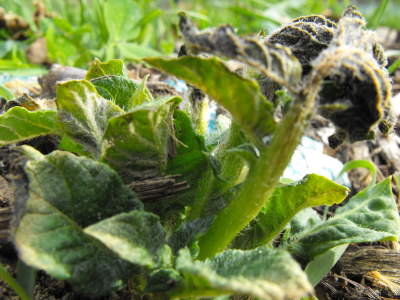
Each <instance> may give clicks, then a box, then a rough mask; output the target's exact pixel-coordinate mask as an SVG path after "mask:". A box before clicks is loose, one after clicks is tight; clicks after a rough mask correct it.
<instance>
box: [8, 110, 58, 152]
mask: <svg viewBox="0 0 400 300" xmlns="http://www.w3.org/2000/svg"><path fill="white" fill-rule="evenodd" d="M45 134H60V131H59V129H58V126H57V112H56V111H53V110H36V111H28V110H27V109H25V108H23V107H19V106H15V107H13V108H11V109H9V110H8V111H7V112H6V113H5V114H4V115H1V116H0V146H1V145H8V144H12V143H17V142H21V141H24V140H28V139H32V138H34V137H37V136H41V135H45Z"/></svg>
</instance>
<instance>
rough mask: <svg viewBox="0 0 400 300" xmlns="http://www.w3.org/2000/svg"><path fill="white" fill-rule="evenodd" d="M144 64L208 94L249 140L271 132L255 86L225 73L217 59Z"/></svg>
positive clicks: (268, 107) (267, 109) (267, 108)
mask: <svg viewBox="0 0 400 300" xmlns="http://www.w3.org/2000/svg"><path fill="white" fill-rule="evenodd" d="M146 61H147V62H148V63H149V64H151V65H153V66H154V67H156V68H159V69H161V70H163V71H165V72H167V73H169V74H172V75H174V76H176V77H178V78H180V79H183V80H185V81H187V82H189V83H191V84H194V85H196V86H197V87H198V88H200V89H201V90H202V91H204V92H205V93H207V94H208V95H210V96H211V98H213V99H214V100H215V101H217V102H218V103H219V104H221V105H222V106H224V107H225V108H226V109H227V110H228V111H229V112H230V113H231V114H232V116H233V118H235V120H236V121H237V122H238V123H239V124H240V125H241V126H242V128H243V129H244V130H245V131H246V132H247V134H249V135H250V137H251V138H252V139H253V140H254V139H255V140H256V141H258V142H259V143H261V138H262V137H263V136H265V135H268V134H271V133H272V132H273V131H274V130H275V127H276V124H275V122H274V119H273V107H272V104H271V103H269V102H268V101H267V100H266V99H265V98H264V96H263V95H262V94H261V93H260V88H259V87H258V85H257V83H256V82H255V81H252V80H249V79H244V78H242V77H240V76H239V75H238V74H236V73H234V72H231V71H229V69H228V68H227V67H226V66H225V64H224V63H223V62H222V61H220V60H219V59H217V58H215V57H214V58H207V59H205V58H200V57H188V56H186V57H182V58H179V59H161V58H148V59H146Z"/></svg>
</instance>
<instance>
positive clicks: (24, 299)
mask: <svg viewBox="0 0 400 300" xmlns="http://www.w3.org/2000/svg"><path fill="white" fill-rule="evenodd" d="M0 277H2V278H3V280H4V281H5V282H6V283H7V284H8V285H9V286H10V287H11V288H12V289H13V290H14V292H16V293H17V294H18V296H20V297H21V299H22V300H31V298H30V297H29V296H28V294H27V293H26V292H25V290H24V289H23V288H22V286H21V285H20V284H19V283H18V282H17V281H16V280H15V279H14V278H13V277H12V276H11V275H10V273H8V272H7V270H6V269H5V268H4V267H3V265H2V264H1V263H0Z"/></svg>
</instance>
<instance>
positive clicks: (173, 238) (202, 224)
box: [167, 216, 214, 258]
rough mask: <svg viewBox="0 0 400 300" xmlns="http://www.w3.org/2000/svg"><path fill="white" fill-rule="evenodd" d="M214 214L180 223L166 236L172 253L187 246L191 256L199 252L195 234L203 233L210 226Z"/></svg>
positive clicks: (176, 252)
mask: <svg viewBox="0 0 400 300" xmlns="http://www.w3.org/2000/svg"><path fill="white" fill-rule="evenodd" d="M212 221H214V216H208V217H206V218H201V219H195V220H193V221H190V222H185V223H182V224H181V225H180V226H179V228H178V229H177V230H176V231H174V232H173V233H172V234H171V235H170V236H169V237H168V241H167V243H168V245H170V246H171V249H172V252H173V253H174V255H178V252H179V250H180V249H182V248H184V247H188V248H189V249H190V253H191V255H192V257H193V258H196V257H197V255H198V254H199V247H198V245H197V236H198V235H200V234H204V233H205V232H206V231H207V229H208V227H210V225H211V223H212Z"/></svg>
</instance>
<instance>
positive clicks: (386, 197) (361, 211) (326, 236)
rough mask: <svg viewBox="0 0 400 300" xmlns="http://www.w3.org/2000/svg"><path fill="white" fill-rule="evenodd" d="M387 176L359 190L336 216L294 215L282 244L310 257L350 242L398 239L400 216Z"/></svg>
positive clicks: (304, 213) (338, 210) (339, 209)
mask: <svg viewBox="0 0 400 300" xmlns="http://www.w3.org/2000/svg"><path fill="white" fill-rule="evenodd" d="M390 181H391V178H388V179H386V180H384V181H382V182H380V183H379V184H377V185H376V186H375V187H370V188H367V189H365V190H363V191H362V192H360V193H358V194H357V195H355V196H354V197H352V198H351V199H350V201H349V202H348V203H347V204H346V205H345V206H343V207H340V208H338V209H337V210H336V212H335V216H334V217H332V218H330V219H329V220H327V221H326V222H322V221H321V220H320V219H319V217H318V216H316V213H315V212H312V211H311V210H310V211H308V210H306V212H303V213H302V214H300V215H298V216H296V217H295V218H294V219H293V220H292V221H291V222H290V232H289V233H288V234H286V233H285V239H284V243H283V245H284V247H287V248H289V249H293V250H294V252H295V253H296V254H297V255H299V256H301V257H303V258H312V257H315V256H317V255H320V254H322V253H324V252H326V251H327V250H329V249H331V248H333V247H336V246H339V245H343V244H349V243H360V242H375V241H397V237H398V236H399V233H400V220H399V213H398V211H397V205H396V201H395V200H394V198H393V195H392V189H391V185H390Z"/></svg>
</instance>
